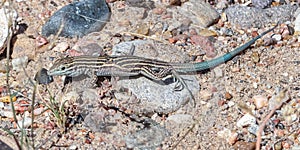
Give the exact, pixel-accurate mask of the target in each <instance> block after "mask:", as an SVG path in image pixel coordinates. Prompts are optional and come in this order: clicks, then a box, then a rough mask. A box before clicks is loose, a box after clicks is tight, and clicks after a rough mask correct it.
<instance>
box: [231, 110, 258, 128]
mask: <svg viewBox="0 0 300 150" xmlns="http://www.w3.org/2000/svg"><path fill="white" fill-rule="evenodd" d="M252 124H256V118H255V117H254V116H252V115H250V114H249V113H247V114H245V115H244V116H243V117H242V118H241V119H240V120H238V121H237V123H236V125H237V126H238V127H240V128H242V127H244V126H248V125H252Z"/></svg>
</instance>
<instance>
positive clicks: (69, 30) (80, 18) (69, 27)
mask: <svg viewBox="0 0 300 150" xmlns="http://www.w3.org/2000/svg"><path fill="white" fill-rule="evenodd" d="M110 14H111V13H110V10H109V8H108V6H107V4H106V2H105V0H84V1H80V2H75V3H72V4H69V5H67V6H65V7H63V8H61V9H60V10H58V11H57V12H55V13H54V14H53V16H51V18H50V19H49V20H48V21H47V22H46V24H45V25H44V26H43V28H42V34H43V35H44V36H50V35H51V34H54V35H56V34H57V33H58V31H59V29H60V28H62V31H61V33H60V36H64V37H82V36H84V35H86V34H88V33H91V32H95V31H100V30H101V29H102V28H103V27H104V25H105V23H106V22H107V21H108V20H109V18H110Z"/></svg>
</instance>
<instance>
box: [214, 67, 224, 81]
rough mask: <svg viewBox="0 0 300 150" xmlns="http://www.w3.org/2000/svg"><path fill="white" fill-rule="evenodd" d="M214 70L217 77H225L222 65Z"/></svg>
mask: <svg viewBox="0 0 300 150" xmlns="http://www.w3.org/2000/svg"><path fill="white" fill-rule="evenodd" d="M213 71H214V73H215V75H216V77H217V78H220V77H223V70H222V69H221V67H216V68H214V69H213Z"/></svg>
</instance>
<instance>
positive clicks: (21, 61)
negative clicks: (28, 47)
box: [11, 56, 28, 72]
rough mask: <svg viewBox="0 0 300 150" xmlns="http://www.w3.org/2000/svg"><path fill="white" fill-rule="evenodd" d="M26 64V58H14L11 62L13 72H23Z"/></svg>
mask: <svg viewBox="0 0 300 150" xmlns="http://www.w3.org/2000/svg"><path fill="white" fill-rule="evenodd" d="M27 63H28V57H27V56H23V57H18V58H14V59H12V61H11V64H12V67H13V70H15V71H17V72H20V71H23V68H26V66H27Z"/></svg>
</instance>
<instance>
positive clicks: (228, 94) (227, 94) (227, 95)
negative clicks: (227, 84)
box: [225, 92, 232, 100]
mask: <svg viewBox="0 0 300 150" xmlns="http://www.w3.org/2000/svg"><path fill="white" fill-rule="evenodd" d="M231 98H232V95H231V94H230V93H229V92H226V93H225V99H226V100H230V99H231Z"/></svg>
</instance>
